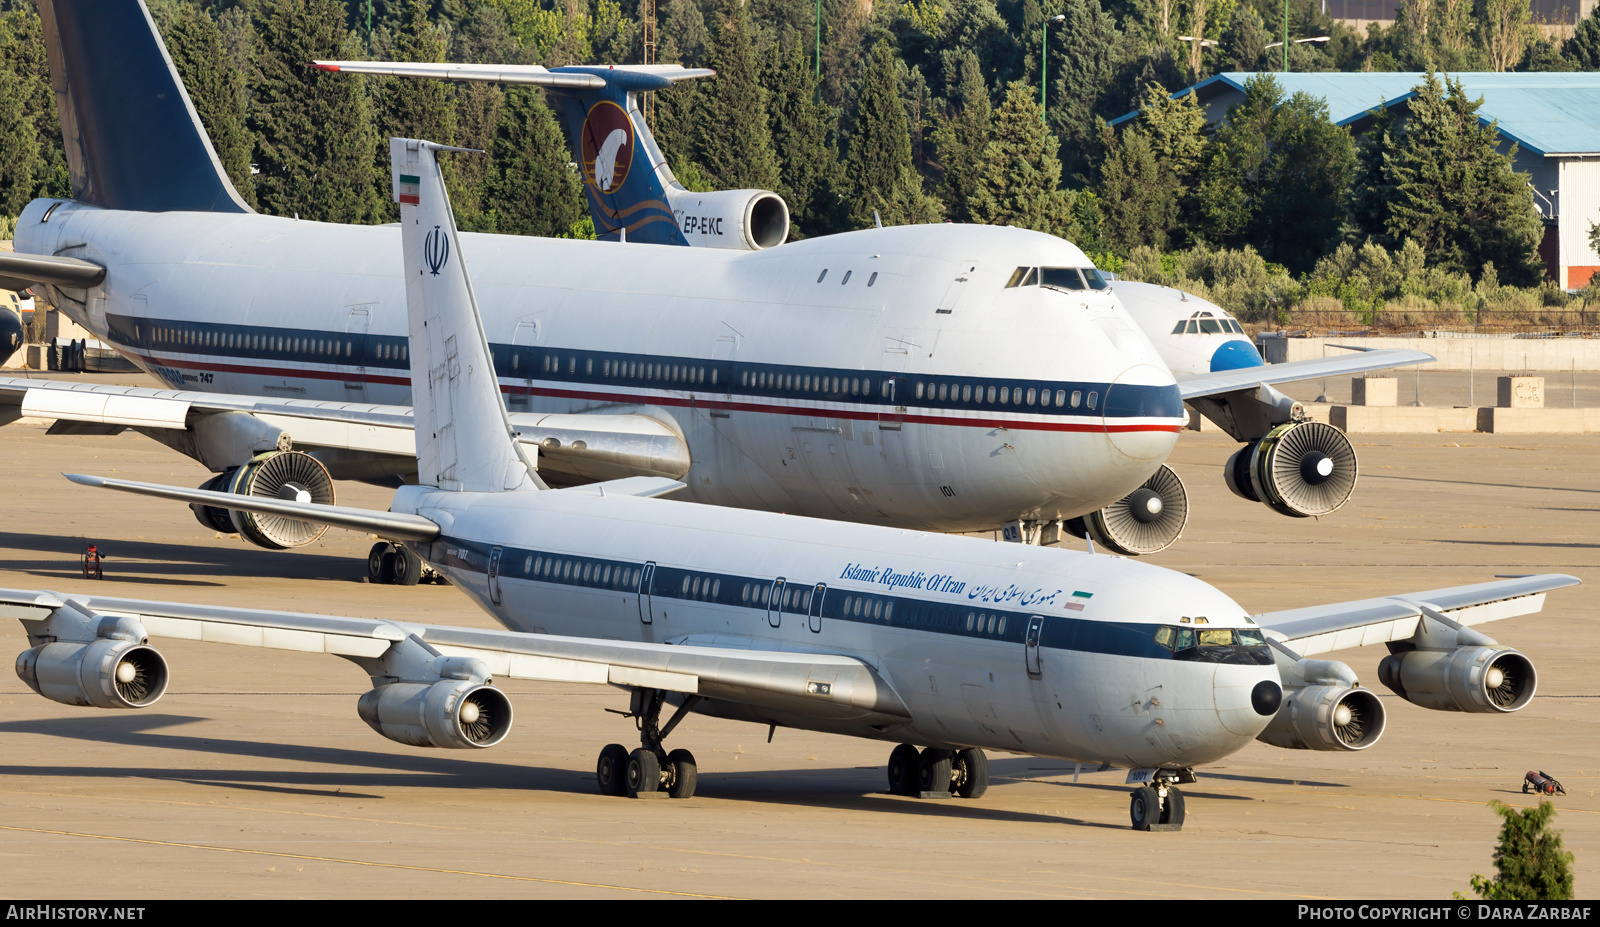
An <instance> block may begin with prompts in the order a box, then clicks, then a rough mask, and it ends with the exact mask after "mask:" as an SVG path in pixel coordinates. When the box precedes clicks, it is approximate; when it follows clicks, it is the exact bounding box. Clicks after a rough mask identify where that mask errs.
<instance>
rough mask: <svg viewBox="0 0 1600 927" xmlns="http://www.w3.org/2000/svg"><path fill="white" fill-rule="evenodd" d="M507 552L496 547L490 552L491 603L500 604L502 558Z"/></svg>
mask: <svg viewBox="0 0 1600 927" xmlns="http://www.w3.org/2000/svg"><path fill="white" fill-rule="evenodd" d="M504 553H505V552H504V551H503V550H502V549H500V548H498V547H496V548H495V549H494V550H492V551H490V552H489V601H491V602H493V603H494V604H496V605H499V604H500V558H501V556H502V555H503V554H504Z"/></svg>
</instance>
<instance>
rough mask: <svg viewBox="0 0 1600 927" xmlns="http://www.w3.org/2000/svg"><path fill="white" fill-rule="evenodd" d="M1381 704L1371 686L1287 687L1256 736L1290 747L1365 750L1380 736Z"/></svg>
mask: <svg viewBox="0 0 1600 927" xmlns="http://www.w3.org/2000/svg"><path fill="white" fill-rule="evenodd" d="M1383 725H1384V714H1383V703H1382V702H1380V701H1379V700H1378V696H1377V695H1375V694H1373V692H1372V690H1371V689H1352V688H1349V687H1346V686H1304V687H1302V688H1298V689H1288V690H1285V691H1284V694H1283V704H1282V705H1281V706H1280V707H1279V708H1278V713H1277V714H1275V715H1273V716H1272V721H1271V722H1269V723H1268V724H1267V729H1266V730H1264V731H1262V732H1261V734H1260V735H1259V736H1258V737H1256V739H1257V740H1260V741H1263V742H1265V743H1269V744H1271V745H1273V746H1274V747H1284V748H1286V749H1289V750H1365V749H1367V748H1368V747H1370V746H1372V745H1373V744H1375V743H1377V742H1378V738H1379V737H1381V736H1383Z"/></svg>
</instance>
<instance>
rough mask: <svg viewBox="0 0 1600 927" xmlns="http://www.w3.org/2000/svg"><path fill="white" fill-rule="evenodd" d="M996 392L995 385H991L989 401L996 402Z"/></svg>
mask: <svg viewBox="0 0 1600 927" xmlns="http://www.w3.org/2000/svg"><path fill="white" fill-rule="evenodd" d="M994 394H995V390H994V387H992V386H991V387H989V393H988V395H989V402H994Z"/></svg>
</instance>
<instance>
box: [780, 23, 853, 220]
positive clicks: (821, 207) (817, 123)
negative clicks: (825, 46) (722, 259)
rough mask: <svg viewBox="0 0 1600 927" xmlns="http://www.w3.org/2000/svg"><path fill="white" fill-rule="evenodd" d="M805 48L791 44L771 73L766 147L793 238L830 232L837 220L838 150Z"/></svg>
mask: <svg viewBox="0 0 1600 927" xmlns="http://www.w3.org/2000/svg"><path fill="white" fill-rule="evenodd" d="M806 51H807V49H806V47H805V46H804V45H803V44H801V43H799V42H792V43H790V46H789V51H788V53H787V54H785V55H784V56H783V58H782V59H780V61H779V62H778V64H777V66H776V67H775V68H774V69H773V71H772V73H771V75H770V77H769V79H768V83H769V85H770V86H771V88H772V95H771V99H770V103H771V114H772V145H773V148H775V149H776V151H777V153H778V161H779V180H778V186H777V187H776V188H775V189H776V191H777V192H778V194H779V195H781V196H782V197H783V198H784V200H785V201H787V202H788V204H789V218H790V221H791V222H792V223H793V225H794V228H795V231H796V233H797V235H796V237H806V236H811V235H821V234H826V233H827V232H830V231H834V230H835V229H836V227H837V226H838V224H839V223H840V222H841V221H842V218H843V217H842V216H840V215H838V213H839V209H838V202H839V196H838V193H837V192H836V191H835V188H836V187H837V186H838V181H839V149H838V147H837V145H836V144H835V143H834V140H833V138H832V137H831V133H830V131H829V128H830V125H831V124H832V121H833V120H832V117H831V115H830V114H829V112H828V109H827V107H825V106H823V105H822V102H821V100H820V99H819V94H818V90H817V79H816V74H815V72H814V71H813V67H814V65H813V62H812V60H811V59H810V58H809V57H808V56H807V55H806Z"/></svg>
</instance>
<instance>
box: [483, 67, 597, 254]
mask: <svg viewBox="0 0 1600 927" xmlns="http://www.w3.org/2000/svg"><path fill="white" fill-rule="evenodd" d="M490 153H491V156H492V163H493V165H494V166H493V168H492V169H491V171H490V173H489V176H488V179H487V180H486V181H485V184H484V200H485V202H486V203H487V204H489V205H490V207H491V208H492V210H493V212H492V215H493V220H494V221H493V228H494V230H495V231H498V232H502V233H505V234H508V235H542V236H547V237H559V236H563V235H565V234H566V233H567V232H568V231H569V230H570V229H571V227H572V225H573V223H575V222H577V221H579V219H580V218H581V216H583V215H586V214H587V212H588V210H587V208H586V205H585V203H584V200H583V191H582V189H581V187H580V186H579V183H578V178H577V175H575V174H574V173H573V172H572V171H570V170H568V169H567V163H568V162H569V161H570V160H571V155H570V153H569V152H568V150H567V142H566V137H565V136H564V135H563V134H562V132H561V128H560V127H559V126H558V125H557V124H556V118H555V115H554V114H553V113H551V112H550V108H549V107H547V106H545V105H544V102H543V100H541V99H540V97H539V91H537V90H533V89H530V88H527V87H512V88H510V89H509V90H507V91H506V99H505V106H504V107H503V108H502V109H501V111H500V124H499V128H498V129H497V130H496V132H495V137H494V146H493V148H491V149H490Z"/></svg>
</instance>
